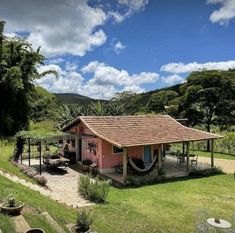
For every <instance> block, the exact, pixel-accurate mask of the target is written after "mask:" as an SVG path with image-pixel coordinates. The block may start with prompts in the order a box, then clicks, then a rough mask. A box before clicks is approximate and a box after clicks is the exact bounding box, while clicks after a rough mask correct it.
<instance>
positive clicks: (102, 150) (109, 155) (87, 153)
mask: <svg viewBox="0 0 235 233" xmlns="http://www.w3.org/2000/svg"><path fill="white" fill-rule="evenodd" d="M70 132H76V133H82V134H88V135H93V133H92V132H91V131H90V130H89V129H88V128H87V127H86V126H85V125H84V124H83V123H82V122H80V123H79V124H78V125H77V126H74V127H72V128H71V130H70ZM88 143H94V144H95V145H96V150H95V152H94V151H91V150H89V148H88ZM157 148H158V146H157V145H154V150H156V149H157ZM127 154H128V157H131V158H140V159H143V156H144V147H143V146H135V147H130V148H128V149H127ZM84 159H90V160H91V161H92V162H94V163H97V164H98V167H99V168H100V169H107V168H113V167H115V166H117V165H121V164H122V160H123V156H122V153H120V154H113V150H112V144H110V143H108V142H107V141H105V140H103V139H101V138H89V137H87V138H83V139H82V160H84Z"/></svg>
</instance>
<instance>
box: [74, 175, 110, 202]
mask: <svg viewBox="0 0 235 233" xmlns="http://www.w3.org/2000/svg"><path fill="white" fill-rule="evenodd" d="M110 183H111V182H110V180H99V179H98V178H95V180H93V179H91V178H90V177H89V176H80V178H79V185H78V192H79V193H80V194H81V195H82V196H84V197H85V198H86V199H88V200H90V201H94V202H96V203H100V202H105V201H106V199H107V196H108V193H109V189H110Z"/></svg>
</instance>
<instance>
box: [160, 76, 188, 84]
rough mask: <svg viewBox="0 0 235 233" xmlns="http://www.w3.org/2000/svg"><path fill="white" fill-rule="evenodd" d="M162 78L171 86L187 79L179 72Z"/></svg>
mask: <svg viewBox="0 0 235 233" xmlns="http://www.w3.org/2000/svg"><path fill="white" fill-rule="evenodd" d="M161 80H162V81H163V82H164V83H166V84H167V85H168V86H171V85H173V84H176V83H183V82H184V80H185V79H184V78H183V77H181V76H179V75H178V74H173V75H169V76H162V77H161Z"/></svg>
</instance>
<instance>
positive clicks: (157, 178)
mask: <svg viewBox="0 0 235 233" xmlns="http://www.w3.org/2000/svg"><path fill="white" fill-rule="evenodd" d="M165 179H166V172H165V171H164V170H163V169H160V171H159V175H158V174H157V173H156V172H155V173H154V172H152V173H150V174H147V175H144V176H137V175H128V176H127V177H126V179H125V184H126V185H130V186H131V185H133V186H140V185H145V184H154V183H159V182H162V181H164V180H165Z"/></svg>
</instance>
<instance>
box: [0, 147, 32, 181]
mask: <svg viewBox="0 0 235 233" xmlns="http://www.w3.org/2000/svg"><path fill="white" fill-rule="evenodd" d="M13 151H14V146H13V144H12V143H8V145H7V146H3V147H0V170H2V171H5V172H8V173H10V174H14V175H17V176H18V177H20V178H23V179H26V180H28V181H31V182H33V183H34V180H33V179H31V178H29V177H28V176H26V175H25V174H24V173H22V172H21V171H20V169H19V168H18V167H15V166H13V165H12V164H11V161H10V157H11V155H12V153H13Z"/></svg>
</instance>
